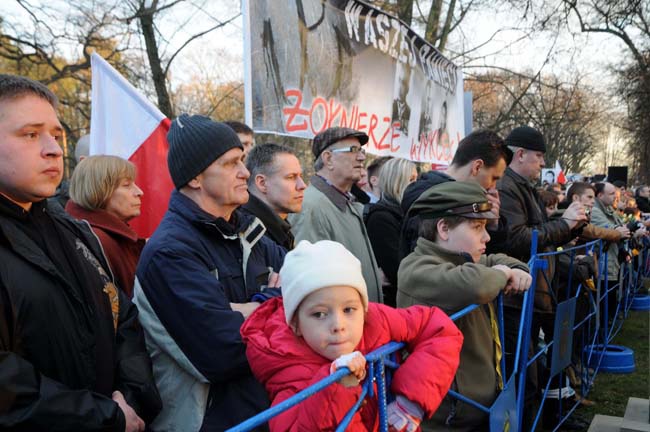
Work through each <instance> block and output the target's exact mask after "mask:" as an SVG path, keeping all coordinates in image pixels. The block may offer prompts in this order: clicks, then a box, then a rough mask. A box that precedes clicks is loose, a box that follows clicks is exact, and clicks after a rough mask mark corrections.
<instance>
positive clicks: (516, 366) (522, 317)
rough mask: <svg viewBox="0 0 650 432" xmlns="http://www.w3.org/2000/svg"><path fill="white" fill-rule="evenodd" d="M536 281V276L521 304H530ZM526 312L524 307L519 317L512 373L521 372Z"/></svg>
mask: <svg viewBox="0 0 650 432" xmlns="http://www.w3.org/2000/svg"><path fill="white" fill-rule="evenodd" d="M529 268H530V269H531V271H532V267H529ZM536 279H537V278H536V277H535V276H533V281H532V282H531V284H530V288H529V289H528V291H526V292H525V293H524V299H523V300H522V303H521V304H522V305H526V304H528V296H529V292H530V291H531V290H533V291H534V290H535V282H536ZM524 310H525V307H522V309H521V315H520V316H519V334H518V335H517V347H516V350H515V364H514V368H513V371H512V373H517V372H518V371H519V360H520V359H519V357H520V353H521V349H520V348H521V340H522V338H523V333H524V332H523V331H521V329H522V328H523V327H524V320H525V319H526V315H525V314H524ZM526 355H528V349H526Z"/></svg>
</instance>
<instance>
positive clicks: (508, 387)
mask: <svg viewBox="0 0 650 432" xmlns="http://www.w3.org/2000/svg"><path fill="white" fill-rule="evenodd" d="M478 307H480V306H479V305H470V306H467V307H465V308H463V309H461V310H460V311H458V312H456V313H454V314H452V315H451V316H450V318H451V319H452V320H457V319H458V318H460V317H462V316H465V315H467V314H468V313H470V312H472V311H474V310H475V309H477V308H478ZM497 311H498V313H497V317H498V322H499V329H500V337H501V340H502V341H503V298H502V295H499V297H498V301H497ZM403 348H404V344H403V343H397V342H390V343H388V344H386V345H384V346H382V347H380V348H378V349H376V350H374V351H372V352H371V353H369V354H367V355H366V363H367V365H368V377H367V378H366V380H365V381H364V382H363V384H362V391H361V395H360V397H359V399H358V400H357V402H356V403H355V405H354V406H352V408H351V409H350V410H349V411H348V412H347V414H346V415H345V416H344V418H343V420H342V421H341V423H340V424H339V426H338V428H337V431H344V430H345V429H346V427H347V426H348V425H349V423H350V421H351V420H352V418H353V417H354V414H355V413H356V412H357V410H358V409H359V407H360V406H361V403H362V402H363V400H364V399H365V397H366V396H371V397H372V396H373V395H374V391H375V385H376V386H377V392H378V394H377V396H378V398H377V399H378V404H379V407H378V408H379V410H378V411H379V430H380V431H386V432H387V431H388V422H387V416H386V406H387V404H388V403H389V402H390V400H389V399H390V396H389V394H388V392H387V389H388V388H389V386H390V384H389V383H390V378H391V375H392V374H391V373H387V370H386V368H389V369H390V370H394V369H396V368H397V367H399V365H398V364H397V363H396V362H395V361H394V360H392V359H390V358H388V357H389V356H394V354H395V353H397V352H398V351H400V350H401V349H403ZM501 370H502V371H503V376H504V389H503V391H502V392H501V394H500V395H499V396H501V395H504V397H497V400H496V401H495V404H494V405H493V407H485V406H483V405H481V404H479V403H478V402H475V401H473V400H471V399H469V398H466V397H465V396H463V395H462V394H459V393H456V392H454V391H451V390H450V392H449V395H451V396H452V397H456V398H457V399H459V400H461V401H463V402H466V403H468V404H471V405H473V406H475V407H477V408H478V409H480V410H482V411H484V412H486V413H489V414H492V413H494V415H495V420H494V422H495V423H498V424H500V425H503V424H504V423H503V422H507V423H508V424H512V421H513V420H514V417H515V412H516V403H515V397H514V380H510V381H506V380H505V377H506V366H505V356H502V357H501ZM349 373H350V370H349V369H348V368H346V367H343V368H340V369H339V370H337V371H336V372H335V373H333V374H332V375H330V376H329V377H327V378H325V379H323V380H321V381H319V382H317V383H315V384H313V385H311V386H309V387H307V388H306V389H304V390H302V391H300V392H299V393H297V394H295V395H293V396H292V397H290V398H289V399H287V400H285V401H283V402H281V403H279V404H277V405H275V406H273V407H271V408H269V409H267V410H265V411H262V412H261V413H259V414H257V415H255V416H254V417H251V418H249V419H248V420H246V421H244V422H243V423H240V424H239V425H237V426H235V427H233V428H230V429H228V430H227V431H226V432H245V431H250V430H252V429H254V428H256V427H258V426H261V425H263V424H265V423H267V422H268V421H269V420H270V419H272V418H273V417H275V416H277V415H279V414H280V413H282V412H284V411H286V410H288V409H290V408H292V407H294V406H296V405H298V404H299V403H301V402H302V401H304V400H305V399H307V398H309V397H311V396H313V395H314V394H316V393H317V392H319V391H321V390H323V389H324V388H326V387H328V386H330V385H332V384H334V383H336V382H338V381H340V380H341V379H342V378H343V377H345V376H347V375H348V374H349ZM506 396H511V397H506ZM497 411H498V412H497ZM508 411H510V412H512V415H511V416H508V415H507V414H505V415H504V413H507V412H508ZM492 430H494V431H497V430H499V431H500V430H503V429H502V428H501V427H499V428H498V429H496V428H495V429H492ZM510 430H511V431H512V432H516V431H517V430H518V429H516V424H514V425H513V427H511V428H510Z"/></svg>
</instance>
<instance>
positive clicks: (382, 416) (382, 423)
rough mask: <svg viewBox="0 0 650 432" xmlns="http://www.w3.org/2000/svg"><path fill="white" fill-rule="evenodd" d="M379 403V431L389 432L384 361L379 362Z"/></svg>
mask: <svg viewBox="0 0 650 432" xmlns="http://www.w3.org/2000/svg"><path fill="white" fill-rule="evenodd" d="M377 375H378V380H377V399H378V401H377V403H379V430H380V431H382V432H387V431H388V415H387V413H386V404H387V402H388V401H387V400H386V368H385V367H384V363H383V359H380V360H379V370H378V371H377Z"/></svg>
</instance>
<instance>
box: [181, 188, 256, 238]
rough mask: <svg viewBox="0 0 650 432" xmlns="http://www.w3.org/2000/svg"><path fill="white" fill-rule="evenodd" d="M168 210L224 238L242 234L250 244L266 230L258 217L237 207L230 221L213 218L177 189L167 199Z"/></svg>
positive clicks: (236, 236)
mask: <svg viewBox="0 0 650 432" xmlns="http://www.w3.org/2000/svg"><path fill="white" fill-rule="evenodd" d="M169 211H171V212H173V213H176V214H177V215H179V216H180V217H182V218H183V219H186V220H188V221H189V222H190V223H191V224H193V225H196V226H198V227H199V228H201V229H204V230H205V229H207V230H209V231H211V232H214V231H217V232H218V233H219V234H220V235H221V236H222V237H223V238H224V239H226V240H236V239H238V238H239V237H240V236H243V237H244V240H246V241H248V242H249V243H251V245H252V244H255V243H256V242H257V240H259V239H260V238H261V237H262V236H263V235H264V233H265V232H266V229H265V228H264V226H263V225H262V224H261V223H260V222H259V219H257V218H255V217H253V216H249V215H247V214H245V213H243V212H242V211H241V210H239V209H237V210H235V211H234V212H233V213H232V217H231V220H230V221H226V220H225V219H224V218H222V217H218V218H215V217H214V216H213V215H211V214H210V213H208V212H206V211H205V210H203V209H202V208H201V207H199V205H198V204H197V203H195V202H194V201H193V200H192V199H191V198H189V197H188V196H186V195H183V194H182V193H181V192H179V191H177V190H174V191H172V196H171V198H170V199H169Z"/></svg>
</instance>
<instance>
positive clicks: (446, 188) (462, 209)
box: [409, 181, 498, 219]
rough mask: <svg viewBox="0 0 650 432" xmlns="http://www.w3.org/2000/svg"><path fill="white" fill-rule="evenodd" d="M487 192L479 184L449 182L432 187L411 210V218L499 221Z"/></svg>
mask: <svg viewBox="0 0 650 432" xmlns="http://www.w3.org/2000/svg"><path fill="white" fill-rule="evenodd" d="M490 210H492V204H491V203H490V202H489V201H488V199H487V192H486V191H485V189H483V188H482V187H481V185H479V184H478V183H472V182H461V181H448V182H445V183H440V184H437V185H435V186H431V187H430V188H429V189H427V190H426V191H424V192H423V193H422V195H420V197H419V198H418V199H417V200H416V201H415V202H414V203H413V205H412V206H411V208H410V209H409V214H410V215H411V216H415V215H418V216H420V217H421V218H426V219H437V218H441V217H445V216H462V217H466V218H470V219H498V216H497V215H495V214H494V213H492V212H491V211H490Z"/></svg>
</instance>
